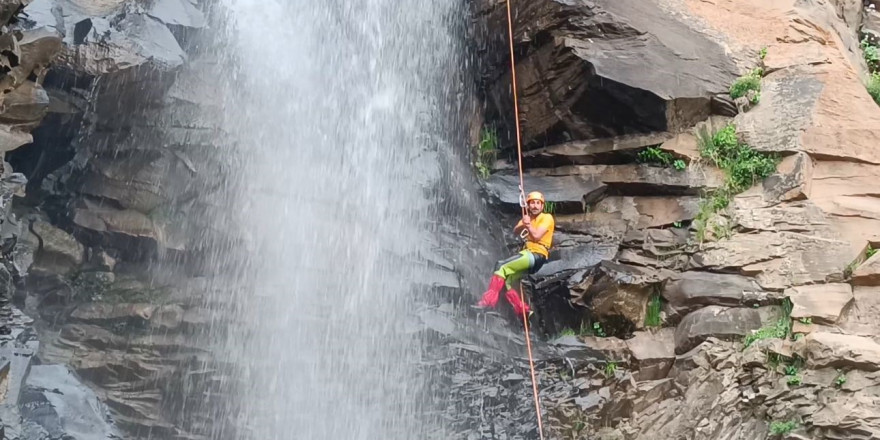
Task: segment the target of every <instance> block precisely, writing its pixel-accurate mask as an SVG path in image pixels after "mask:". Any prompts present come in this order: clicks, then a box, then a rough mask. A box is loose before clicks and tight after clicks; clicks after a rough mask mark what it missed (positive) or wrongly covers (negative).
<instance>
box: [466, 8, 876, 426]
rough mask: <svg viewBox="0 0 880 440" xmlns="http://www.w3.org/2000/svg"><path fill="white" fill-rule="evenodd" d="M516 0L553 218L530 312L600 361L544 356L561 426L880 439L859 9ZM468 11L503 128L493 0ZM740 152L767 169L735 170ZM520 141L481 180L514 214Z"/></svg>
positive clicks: (529, 103) (523, 65) (533, 125)
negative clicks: (731, 155) (721, 156)
mask: <svg viewBox="0 0 880 440" xmlns="http://www.w3.org/2000/svg"><path fill="white" fill-rule="evenodd" d="M511 4H512V6H513V9H514V11H516V13H515V14H514V17H515V20H514V21H515V22H514V44H515V53H516V56H517V79H518V81H519V82H518V88H519V90H520V96H519V104H520V109H521V118H522V120H521V122H522V127H523V128H522V130H523V140H524V144H525V146H526V149H527V151H526V152H525V154H524V157H523V160H524V164H525V167H526V175H525V183H526V187H527V189H528V190H542V191H544V192H545V195H546V196H547V199H548V201H550V202H552V206H553V209H554V210H555V214H556V216H557V238H556V243H557V244H556V250H555V252H554V253H553V255H551V259H550V260H551V261H550V262H549V263H548V264H547V265H546V266H545V267H544V269H542V270H541V272H539V273H538V274H536V275H535V276H533V277H532V279H531V282H530V286H531V288H532V289H531V290H532V301H533V303H535V304H536V305H537V306H538V308H539V315H538V316H539V318H538V319H539V321H538V322H537V323H536V324H538V325H539V326H540V328H541V329H542V330H543V331H544V332H545V333H546V334H548V335H551V336H553V335H559V334H566V335H570V336H567V338H576V339H578V340H579V341H580V342H578V343H580V344H585V345H586V346H588V347H590V348H592V349H595V350H598V351H600V352H601V353H603V356H604V358H605V360H604V361H600V362H599V363H598V365H599V368H596V367H595V366H594V364H590V363H587V364H586V365H584V364H582V365H581V366H570V367H569V366H566V364H565V362H562V363H561V364H560V365H557V366H553V365H552V363H551V364H549V365H547V367H546V370H545V371H544V374H543V375H542V379H541V385H542V386H543V389H544V390H545V391H544V393H543V395H542V396H543V397H544V398H545V403H546V405H547V409H546V412H547V415H548V416H549V417H550V419H551V420H552V421H553V422H552V423H551V428H549V429H550V431H551V432H552V433H554V435H555V436H556V437H555V438H601V439H617V438H621V439H622V438H627V439H635V438H646V439H647V438H652V439H655V438H669V439H671V438H689V439H700V438H706V439H709V438H712V439H722V438H729V439H735V438H765V437H767V436H768V435H770V436H773V435H782V434H786V435H789V436H790V437H786V438H815V439H820V438H822V439H825V438H827V439H838V438H841V439H842V438H874V437H876V436H878V435H880V432H878V431H877V427H876V426H875V425H876V424H875V423H874V417H873V416H872V415H871V414H873V413H875V412H876V411H877V408H875V406H876V405H875V403H874V402H875V401H876V399H877V395H876V392H875V391H874V388H873V386H872V385H871V383H872V382H871V380H872V379H870V378H871V377H872V375H873V374H874V372H875V371H876V370H877V369H878V368H880V364H878V363H877V362H878V361H880V359H874V358H873V353H874V350H875V348H876V344H877V341H878V337H880V328H878V327H877V325H876V323H874V322H873V320H872V319H871V318H870V316H871V311H872V310H874V309H875V308H876V307H875V303H876V300H875V299H874V298H875V297H876V296H877V295H876V294H877V293H878V292H880V291H878V290H877V289H878V288H880V287H878V282H877V280H876V279H875V278H876V277H875V274H874V272H875V269H876V268H875V265H876V264H875V263H876V261H877V258H878V257H877V256H876V255H874V252H875V251H874V247H876V246H877V245H878V243H877V232H876V231H877V230H878V229H877V226H878V224H877V222H878V219H880V217H878V213H880V211H878V205H876V204H875V203H874V202H873V199H874V195H873V192H874V191H873V190H872V189H871V188H873V187H874V186H875V185H876V182H874V179H873V178H872V176H874V173H876V172H877V168H876V167H877V163H878V162H877V160H876V157H875V156H876V152H875V148H874V145H875V144H876V137H877V135H878V133H880V131H878V128H880V126H878V124H877V121H878V118H880V108H878V106H877V104H876V103H875V102H873V101H872V99H871V96H870V95H869V93H868V91H867V90H866V87H865V84H866V82H867V78H868V70H867V67H866V64H865V61H864V59H863V57H862V54H861V49H860V47H859V40H860V38H859V35H858V31H859V30H861V27H862V25H863V23H865V26H866V29H867V27H868V26H869V25H870V20H871V19H872V17H875V16H876V12H874V10H873V6H871V7H870V8H867V7H864V5H863V4H862V2H855V1H833V0H832V1H809V2H800V1H776V2H761V1H732V0H710V1H706V0H651V1H643V0H638V1H628V0H615V1H610V0H609V1H603V0H599V1H574V2H569V1H558V0H539V1H529V2H523V1H515V0H514V1H512V3H511ZM474 10H475V29H477V31H476V39H477V41H478V49H479V51H480V53H481V59H482V60H483V64H482V66H481V75H480V80H481V82H482V84H483V85H484V91H485V92H484V99H485V102H486V109H487V110H486V121H487V124H489V125H494V127H496V129H497V130H498V132H500V133H505V132H506V133H512V132H513V131H512V130H513V128H512V127H513V124H512V115H513V112H512V100H511V96H510V87H509V84H510V67H509V64H507V63H508V59H507V58H506V56H508V55H507V54H508V49H507V28H506V27H507V22H506V20H507V16H506V11H505V8H504V3H502V2H495V1H480V2H475V3H474ZM869 30H870V29H869ZM866 58H867V57H866ZM740 88H746V89H748V90H751V91H750V92H746V91H744V92H742V93H740ZM741 96H742V97H741ZM727 134H729V135H732V137H730V138H729V139H730V141H729V142H730V145H731V146H732V147H735V148H738V149H739V150H737V151H738V153H737V154H739V155H740V156H737V157H738V159H730V160H728V161H726V162H725V161H723V160H722V161H719V160H718V156H713V154H715V153H713V152H716V153H717V151H718V148H719V145H722V144H723V143H724V142H727V141H725V140H724V136H725V135H727ZM510 136H512V135H508V136H506V137H505V136H500V138H501V139H500V144H499V150H500V151H499V153H500V155H501V156H502V157H503V156H505V154H504V151H505V150H506V149H508V148H509V147H510V145H511V142H512V141H511V139H510ZM746 150H748V151H746ZM508 157H510V156H508ZM744 157H749V158H751V159H749V160H752V159H754V161H753V162H749V164H750V165H753V166H755V167H759V166H760V162H761V161H762V160H765V159H762V158H766V160H767V161H769V162H768V163H772V164H773V166H774V167H775V171H773V172H768V173H766V174H765V175H759V174H755V173H757V172H756V171H755V170H757V169H758V168H750V169H749V170H748V171H744V172H745V173H746V174H745V175H746V176H747V179H748V180H746V181H745V183H744V184H742V183H736V180H735V179H736V178H737V176H739V175H740V174H737V173H740V172H743V171H742V168H737V167H738V166H739V165H741V164H739V163H735V162H736V161H737V160H745V159H743V158H744ZM510 160H511V159H505V160H502V161H500V162H498V163H496V164H495V167H494V168H495V172H494V173H493V174H492V175H491V176H490V177H488V179H486V181H485V185H486V188H487V189H488V190H489V191H490V192H491V193H493V194H494V195H495V196H496V198H497V200H498V201H499V202H500V203H501V205H502V207H504V209H506V210H508V211H510V212H515V210H516V203H517V194H518V190H517V187H516V186H517V184H518V180H517V178H516V176H515V174H513V172H512V171H510V169H511V168H513V167H511V166H510V163H509V161H510ZM732 170H733V171H732ZM756 176H757V177H756ZM764 177H766V178H764ZM571 335H574V336H571ZM602 365H604V370H602V368H601V366H602Z"/></svg>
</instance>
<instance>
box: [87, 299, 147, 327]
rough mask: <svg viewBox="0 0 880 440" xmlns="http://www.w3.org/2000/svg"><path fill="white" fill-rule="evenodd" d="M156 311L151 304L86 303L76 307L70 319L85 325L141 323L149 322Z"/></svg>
mask: <svg viewBox="0 0 880 440" xmlns="http://www.w3.org/2000/svg"><path fill="white" fill-rule="evenodd" d="M157 309H158V306H154V305H151V304H104V303H86V304H82V305H80V306H78V307H77V308H76V309H75V310H74V311H73V312H72V313H71V314H70V317H71V318H73V319H75V320H77V321H81V322H84V323H87V324H107V323H114V322H120V321H122V322H125V321H127V322H132V323H142V322H146V321H150V320H151V319H152V318H153V314H154V313H155V312H156V311H157Z"/></svg>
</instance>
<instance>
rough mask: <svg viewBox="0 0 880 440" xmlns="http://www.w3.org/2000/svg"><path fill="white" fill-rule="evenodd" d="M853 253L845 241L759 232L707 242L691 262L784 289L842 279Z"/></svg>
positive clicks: (787, 233)
mask: <svg viewBox="0 0 880 440" xmlns="http://www.w3.org/2000/svg"><path fill="white" fill-rule="evenodd" d="M852 257H853V253H852V247H851V245H850V244H849V243H847V242H845V241H841V240H835V239H833V238H825V237H821V236H811V235H806V234H801V233H796V232H786V231H780V232H775V233H774V232H758V233H755V234H734V235H733V236H732V237H730V238H729V239H725V240H721V241H717V242H711V243H704V245H703V249H702V251H701V252H698V253H696V254H694V255H693V257H692V259H691V263H690V265H691V267H692V268H695V269H701V270H717V271H725V272H728V271H735V272H739V273H740V274H742V275H747V276H751V277H754V278H755V280H756V281H757V282H758V284H759V285H760V286H761V287H762V288H763V289H767V290H782V289H784V288H786V287H789V286H792V285H802V284H814V283H824V282H829V281H834V280H839V281H842V280H843V278H844V273H843V272H844V269H845V267H846V265H847V264H848V263H849V262H850V261H852Z"/></svg>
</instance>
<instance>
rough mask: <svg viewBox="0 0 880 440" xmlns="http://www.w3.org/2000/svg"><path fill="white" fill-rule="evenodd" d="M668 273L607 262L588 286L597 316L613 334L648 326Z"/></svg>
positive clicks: (601, 266) (587, 283)
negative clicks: (649, 312) (648, 314)
mask: <svg viewBox="0 0 880 440" xmlns="http://www.w3.org/2000/svg"><path fill="white" fill-rule="evenodd" d="M664 275H665V273H657V272H656V271H655V270H652V269H651V270H649V269H646V268H641V267H638V266H628V265H625V264H619V263H613V262H609V261H603V262H602V263H601V265H599V266H598V267H597V268H596V270H595V272H594V275H593V276H591V277H588V278H586V279H585V280H584V285H581V286H577V287H576V288H574V290H584V291H586V295H585V297H586V298H589V304H590V309H591V311H592V314H593V316H594V317H595V318H596V319H597V320H598V321H600V322H601V323H602V325H603V327H604V328H605V331H606V332H608V333H609V334H625V333H627V332H630V331H633V330H636V329H642V328H644V327H645V313H646V309H647V306H648V301H649V300H650V299H651V296H652V295H653V294H655V293H657V287H658V285H659V284H660V282H661V281H662V279H661V278H660V277H661V276H664Z"/></svg>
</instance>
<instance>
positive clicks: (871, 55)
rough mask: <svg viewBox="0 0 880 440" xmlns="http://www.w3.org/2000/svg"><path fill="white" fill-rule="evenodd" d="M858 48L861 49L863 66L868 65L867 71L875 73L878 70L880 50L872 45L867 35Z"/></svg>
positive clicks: (879, 66)
mask: <svg viewBox="0 0 880 440" xmlns="http://www.w3.org/2000/svg"><path fill="white" fill-rule="evenodd" d="M859 47H860V48H861V49H862V56H863V57H864V58H865V64H867V65H868V71H869V72H871V73H874V72H876V71H877V70H878V68H880V48H878V47H877V45H876V44H874V43H872V42H871V40H870V39H868V36H867V35H866V36H865V38H863V39H862V41H861V42H859Z"/></svg>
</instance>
